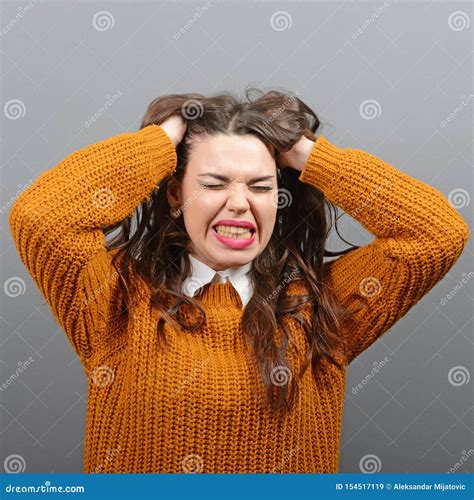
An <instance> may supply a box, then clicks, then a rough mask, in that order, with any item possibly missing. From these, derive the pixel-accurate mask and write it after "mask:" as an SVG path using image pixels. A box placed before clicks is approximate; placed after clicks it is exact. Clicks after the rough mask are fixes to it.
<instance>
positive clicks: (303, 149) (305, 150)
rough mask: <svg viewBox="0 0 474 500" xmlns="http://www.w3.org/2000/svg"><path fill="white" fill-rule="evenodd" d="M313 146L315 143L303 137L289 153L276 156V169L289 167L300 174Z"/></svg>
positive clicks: (285, 152)
mask: <svg viewBox="0 0 474 500" xmlns="http://www.w3.org/2000/svg"><path fill="white" fill-rule="evenodd" d="M314 144H315V141H312V140H310V139H308V138H307V137H305V136H304V135H303V136H302V137H301V139H300V140H299V141H298V142H297V143H296V144H295V145H294V146H293V147H292V148H291V149H290V150H289V151H284V152H282V153H280V154H279V155H278V156H277V167H278V168H281V169H284V168H286V167H291V168H294V169H295V170H298V171H299V172H301V171H302V170H303V168H304V166H305V165H306V162H307V161H308V158H309V155H310V154H311V151H312V149H313V146H314Z"/></svg>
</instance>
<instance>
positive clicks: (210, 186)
mask: <svg viewBox="0 0 474 500" xmlns="http://www.w3.org/2000/svg"><path fill="white" fill-rule="evenodd" d="M201 186H203V187H205V188H208V189H218V188H221V187H225V186H224V184H201ZM251 187H252V189H256V190H257V191H271V190H272V189H273V188H272V187H271V186H251Z"/></svg>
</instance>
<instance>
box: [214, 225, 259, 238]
mask: <svg viewBox="0 0 474 500" xmlns="http://www.w3.org/2000/svg"><path fill="white" fill-rule="evenodd" d="M215 229H216V231H217V233H219V234H220V235H222V236H225V237H227V238H233V239H241V238H244V239H245V238H251V237H252V233H251V231H250V229H247V228H244V227H235V226H222V225H218V226H216V227H215Z"/></svg>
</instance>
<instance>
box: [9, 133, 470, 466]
mask: <svg viewBox="0 0 474 500" xmlns="http://www.w3.org/2000/svg"><path fill="white" fill-rule="evenodd" d="M176 160H177V157H176V151H175V148H174V145H173V143H172V142H171V140H170V139H169V138H168V136H167V135H166V133H165V132H164V130H163V129H162V128H161V127H160V126H158V125H149V126H147V127H145V128H143V129H141V130H139V131H137V132H127V133H122V134H119V135H117V136H114V137H111V138H108V139H106V140H104V141H101V142H97V143H95V144H92V145H90V146H87V147H84V148H83V149H80V150H77V151H75V152H73V153H71V154H70V155H69V156H67V157H66V158H65V159H63V160H62V161H61V162H60V163H58V164H57V165H56V166H55V167H54V168H52V169H50V170H48V171H45V172H44V173H42V174H41V175H40V176H39V177H38V178H37V179H36V180H35V182H34V183H33V184H32V186H31V187H30V188H29V189H28V190H26V191H25V192H23V193H22V194H21V195H20V196H19V197H18V199H17V200H16V202H15V203H14V205H13V207H12V209H11V211H10V216H9V223H10V230H11V233H12V235H13V239H14V242H15V245H16V248H17V250H18V253H19V256H20V258H21V260H22V262H23V263H24V265H25V266H26V268H27V269H28V271H29V273H30V274H31V276H32V278H33V279H34V281H35V283H36V284H37V286H38V287H39V289H40V291H41V293H42V294H43V296H44V297H45V299H46V301H47V303H48V304H49V306H50V307H51V310H52V312H53V313H54V316H55V317H56V319H57V321H58V322H59V324H60V325H61V327H62V328H63V330H64V331H65V333H66V335H67V337H68V339H69V341H70V343H71V344H72V346H73V348H74V350H75V352H76V353H77V355H78V356H79V358H80V360H81V363H82V366H83V367H84V370H85V373H86V375H87V377H88V404H87V421H86V440H85V448H84V472H128V473H134V472H166V473H169V472H176V473H180V472H181V473H182V472H203V473H209V472H212V473H217V472H233V473H242V472H247V473H257V472H260V473H263V472H277V473H283V472H295V473H301V472H307V473H320V472H321V473H322V472H326V473H334V472H338V471H339V448H340V432H341V424H342V416H343V404H344V389H345V376H346V367H347V365H348V364H349V363H350V362H351V361H352V360H353V359H354V358H355V357H356V356H358V355H359V354H360V353H361V352H363V351H364V350H365V349H367V348H368V347H369V346H370V345H371V344H373V343H374V342H375V341H376V340H377V339H378V338H379V337H380V336H381V335H382V334H383V333H384V332H386V331H387V330H388V329H389V328H390V327H391V326H392V325H393V324H394V323H395V322H396V321H397V320H398V319H400V318H401V317H402V316H404V315H405V314H406V313H407V311H408V310H409V309H410V308H412V307H413V306H414V305H415V304H416V303H417V302H418V301H419V300H420V299H421V298H422V297H423V296H424V295H426V294H427V292H428V291H429V290H430V289H431V288H432V287H433V286H434V285H435V284H436V283H437V282H438V281H439V280H440V279H441V278H443V276H444V275H445V274H446V273H447V272H448V270H449V269H450V268H451V267H452V266H453V264H454V263H455V262H456V260H457V259H458V257H459V255H460V254H461V252H462V250H463V248H464V246H465V245H466V242H467V240H468V237H469V230H468V226H467V225H466V223H465V222H464V220H463V219H462V218H461V216H460V215H459V214H458V213H457V212H456V210H455V209H454V208H452V207H451V205H450V204H449V203H448V200H447V199H446V197H445V196H444V195H443V194H442V193H441V192H439V191H437V190H436V189H434V188H433V187H430V186H429V185H426V184H424V183H422V182H420V181H418V180H416V179H414V178H413V177H410V176H408V175H406V174H404V173H403V172H401V171H399V170H397V169H396V168H394V167H393V166H391V165H389V164H388V163H386V162H384V161H383V160H381V159H379V158H377V157H375V156H373V155H371V154H368V153H366V152H363V151H361V150H357V149H351V148H339V147H337V146H336V145H334V144H332V143H331V142H329V141H328V140H327V139H326V138H324V137H323V136H319V137H318V138H317V140H316V142H315V144H314V146H313V149H312V151H311V154H310V157H309V158H308V160H307V163H306V165H305V167H304V170H303V171H302V172H301V174H300V176H299V180H300V181H302V182H304V183H308V184H310V185H312V186H314V187H315V188H317V189H319V190H321V191H323V192H324V193H325V195H326V197H327V198H328V199H329V200H330V201H332V202H334V203H335V204H337V205H338V206H339V207H340V208H341V209H343V210H344V211H345V212H347V213H348V214H349V215H350V216H352V217H353V218H354V219H356V220H357V221H358V222H360V223H361V224H362V225H363V226H364V227H365V228H366V229H367V230H368V231H370V233H372V234H373V235H374V237H375V239H374V240H373V241H372V242H371V243H370V244H367V245H366V246H364V247H362V248H360V249H356V250H353V251H351V252H350V253H348V254H345V255H343V256H341V257H339V258H337V259H334V260H332V261H330V262H327V263H326V264H325V265H327V266H328V268H329V270H330V283H331V285H332V287H333V289H334V292H335V293H336V295H337V297H338V298H339V300H341V301H342V302H343V303H345V304H346V305H347V306H348V307H351V308H352V307H353V305H352V299H351V296H352V294H354V293H360V292H361V291H362V292H363V293H364V295H365V296H366V297H367V299H368V305H367V306H365V307H364V309H363V310H362V311H359V312H358V313H357V316H356V320H357V321H356V324H355V325H354V327H353V328H351V329H350V331H344V332H343V335H344V336H345V337H346V338H347V343H348V344H347V345H348V347H347V352H346V353H345V359H344V369H343V370H338V369H336V368H335V367H334V366H332V365H331V364H329V363H326V362H323V364H322V365H321V369H320V371H319V374H318V375H317V377H316V378H315V377H314V376H313V374H312V373H311V369H310V368H309V369H308V370H307V371H306V372H305V375H304V377H303V379H302V381H301V382H300V393H299V396H298V399H297V401H296V405H295V407H294V408H293V410H292V411H291V413H290V414H288V415H287V416H286V418H285V419H284V420H283V421H279V420H278V419H277V418H275V417H274V416H272V414H271V412H270V410H269V409H267V407H266V406H265V405H264V404H263V395H264V386H263V383H262V381H261V379H260V375H259V372H258V369H257V366H256V365H255V363H254V362H253V361H252V358H251V355H250V354H249V351H248V348H247V346H246V343H245V340H244V337H243V332H242V329H241V318H242V313H243V311H242V309H241V301H240V297H239V295H238V293H237V292H236V291H235V289H234V288H233V286H232V284H231V283H230V282H229V283H210V284H209V285H206V287H205V288H204V290H203V293H202V295H200V297H199V300H200V301H201V302H202V303H203V305H204V307H205V310H206V315H207V321H206V323H205V325H204V326H203V327H202V328H201V329H200V330H199V331H197V332H195V333H192V334H191V333H189V332H184V331H181V330H176V329H172V328H171V327H170V326H168V325H167V326H166V327H165V331H166V334H167V338H168V341H169V343H170V345H169V349H168V350H166V351H161V350H159V349H158V345H157V337H156V325H157V321H158V315H157V313H156V309H155V308H153V307H152V306H151V304H150V300H149V298H150V294H149V289H148V287H146V286H145V284H144V283H143V282H141V281H140V280H139V279H137V280H136V285H137V287H136V289H137V290H136V294H135V295H134V297H135V299H134V302H133V307H134V311H135V316H136V321H135V324H134V325H129V326H128V328H126V327H125V323H124V324H120V323H118V322H117V321H110V320H109V319H110V318H111V315H112V314H113V313H114V311H115V310H116V308H117V300H116V295H115V294H114V293H113V292H114V291H115V290H116V289H117V287H118V276H117V272H116V271H115V270H114V269H113V268H112V266H111V252H108V251H107V250H106V249H105V243H106V240H105V236H104V233H103V231H102V229H101V228H104V227H106V226H109V225H111V224H114V223H117V222H119V221H121V220H123V219H124V218H125V217H127V216H128V215H131V214H132V213H133V212H134V211H135V209H136V208H137V207H138V205H139V204H140V203H141V202H143V201H144V200H145V199H146V198H147V197H148V196H149V195H150V194H151V192H152V191H153V190H154V189H155V188H156V186H157V184H158V183H159V182H160V180H162V179H163V178H164V177H166V176H168V175H170V174H171V173H172V172H173V171H174V170H175V168H176ZM288 290H289V292H290V293H300V289H299V287H297V286H296V285H295V284H294V283H290V284H289V285H288ZM288 327H289V329H290V331H291V334H292V336H293V337H294V338H295V339H296V341H297V343H298V344H299V346H302V347H304V346H306V345H307V344H306V342H305V337H304V334H303V330H302V327H301V326H300V325H299V324H298V323H297V322H295V321H289V322H288ZM289 359H290V360H292V362H294V363H295V366H296V365H298V364H299V362H300V358H297V357H296V355H295V353H294V352H293V351H292V350H291V348H290V351H289ZM294 372H295V373H296V370H294Z"/></svg>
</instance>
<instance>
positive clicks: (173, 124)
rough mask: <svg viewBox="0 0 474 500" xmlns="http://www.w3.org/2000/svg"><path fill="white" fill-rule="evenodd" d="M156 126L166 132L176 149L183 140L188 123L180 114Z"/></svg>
mask: <svg viewBox="0 0 474 500" xmlns="http://www.w3.org/2000/svg"><path fill="white" fill-rule="evenodd" d="M158 125H160V127H161V128H162V129H163V130H164V131H165V132H166V134H167V135H168V137H169V138H170V139H171V141H172V142H173V144H174V145H175V147H176V146H177V145H178V144H179V143H180V142H181V141H182V140H183V137H184V134H185V132H186V129H187V126H188V123H187V121H186V120H185V119H184V118H183V117H182V116H181V115H180V114H179V115H178V114H175V115H171V116H170V117H168V118H166V120H164V121H163V122H162V123H159V124H158Z"/></svg>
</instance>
